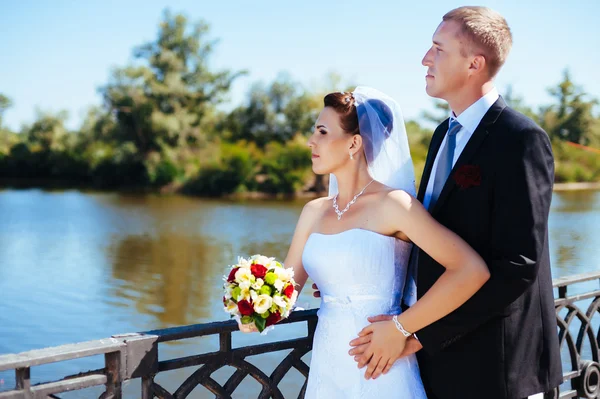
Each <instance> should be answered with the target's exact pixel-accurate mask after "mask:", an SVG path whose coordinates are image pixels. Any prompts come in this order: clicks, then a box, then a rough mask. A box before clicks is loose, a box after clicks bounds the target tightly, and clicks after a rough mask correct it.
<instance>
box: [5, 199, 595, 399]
mask: <svg viewBox="0 0 600 399" xmlns="http://www.w3.org/2000/svg"><path fill="white" fill-rule="evenodd" d="M305 202H306V200H296V201H260V202H259V201H242V202H233V201H224V200H204V199H196V198H188V197H180V196H166V197H161V196H156V195H122V194H106V193H92V192H90V193H85V192H79V191H42V190H4V191H0V221H1V223H0V354H4V353H16V352H22V351H27V350H31V349H37V348H43V347H47V346H55V345H61V344H66V343H72V342H80V341H86V340H92V339H99V338H105V337H109V336H111V335H113V334H117V333H124V332H134V331H145V330H152V329H157V328H166V327H172V326H178V325H185V324H194V323H203V322H208V321H216V320H225V319H227V315H225V313H224V312H223V310H222V306H221V302H220V298H221V285H222V282H221V277H222V275H223V273H224V269H225V267H226V266H227V265H228V264H230V263H232V262H233V261H235V258H236V256H237V255H239V254H245V255H250V254H253V253H262V254H266V255H271V256H275V257H277V258H279V259H281V260H283V259H284V257H285V254H286V252H287V245H288V244H289V242H290V240H291V237H292V234H293V230H294V226H295V223H296V220H297V218H298V216H299V214H300V211H301V210H302V207H303V205H304V203H305ZM599 225H600V191H581V192H561V193H555V195H554V199H553V204H552V210H551V216H550V248H551V256H552V265H553V273H554V274H553V275H554V277H561V276H568V275H573V274H577V273H583V272H588V271H594V270H597V269H598V268H599V266H600V261H599V259H600V229H598V227H597V226H599ZM299 302H300V303H304V304H306V305H308V306H311V307H316V306H318V301H317V300H316V299H314V298H312V296H311V290H310V289H308V286H307V289H305V291H304V292H303V293H302V294H301V296H300V298H299ZM290 327H291V326H290ZM295 328H296V330H295V331H289V329H288V330H287V331H286V330H285V329H283V328H281V329H280V331H279V332H278V331H275V333H276V334H272V335H271V334H270V335H269V336H271V337H272V338H270V339H269V340H271V339H281V338H286V337H287V335H288V334H296V335H301V334H303V333H304V331H300V330H302V328H301V327H295ZM234 335H236V337H234V346H235V345H244V344H248V343H257V342H262V341H263V338H262V337H256V336H255V337H248V336H243V337H241V336H240V337H238V336H237V335H239V334H234ZM213 344H214V343H205V342H204V341H203V342H197V340H196V341H193V340H192V341H190V342H186V343H178V344H172V345H163V346H161V353H160V355H161V357H163V356H166V357H167V358H172V357H177V356H186V355H190V354H193V353H199V352H201V351H202V350H203V349H207V348H208V347H209V346H210V345H213ZM101 361H102V358H92V359H83V360H78V361H73V362H64V363H58V364H56V365H49V366H42V367H37V368H34V369H32V383H37V382H43V381H48V380H52V379H58V378H61V377H62V376H64V375H67V374H71V373H73V374H74V373H77V372H79V371H82V370H87V369H90V368H97V367H102V366H101V363H102V362H101ZM307 361H308V360H307ZM273 362H276V360H273ZM192 371H193V370H188V371H182V372H177V373H173V372H170V373H167V374H168V375H165V376H164V377H162V376H159V378H158V381H160V382H161V383H164V384H165V385H166V386H177V385H179V384H181V382H182V381H183V379H182V378H185V376H187V375H189V374H190V373H191V372H192ZM161 378H162V380H161ZM223 378H225V377H223ZM291 378H292V377H291ZM292 379H293V378H292ZM288 385H289V386H290V387H292V386H293V385H294V381H292V382H290V383H289V384H288ZM296 385H297V384H296ZM13 386H14V375H13V373H0V391H1V390H7V389H11V388H12V387H13ZM255 388H256V387H255ZM296 388H297V387H293V389H296ZM201 389H203V388H198V389H197V391H194V393H193V394H192V395H191V396H190V397H210V396H209V395H207V394H206V393H202V392H201ZM256 389H257V388H256ZM290 389H292V388H290ZM126 390H129V391H130V392H134V393H132V394H131V395H132V396H131V397H137V396H139V385H137V384H136V385H132V386H129V387H127V389H126ZM204 392H207V391H204ZM90 396H91V395H90ZM96 396H97V395H96ZM70 397H78V396H70ZM79 397H86V396H79Z"/></svg>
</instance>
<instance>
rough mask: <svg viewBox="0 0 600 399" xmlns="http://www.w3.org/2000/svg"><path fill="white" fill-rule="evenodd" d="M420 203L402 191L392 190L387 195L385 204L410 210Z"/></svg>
mask: <svg viewBox="0 0 600 399" xmlns="http://www.w3.org/2000/svg"><path fill="white" fill-rule="evenodd" d="M417 202H419V201H418V200H417V199H416V198H415V197H414V196H413V195H412V194H410V193H409V192H407V191H405V190H401V189H390V190H389V191H387V192H386V193H385V201H384V204H386V205H389V206H394V207H397V206H398V205H400V206H401V207H402V208H405V209H410V208H411V207H412V206H413V205H414V204H415V203H417Z"/></svg>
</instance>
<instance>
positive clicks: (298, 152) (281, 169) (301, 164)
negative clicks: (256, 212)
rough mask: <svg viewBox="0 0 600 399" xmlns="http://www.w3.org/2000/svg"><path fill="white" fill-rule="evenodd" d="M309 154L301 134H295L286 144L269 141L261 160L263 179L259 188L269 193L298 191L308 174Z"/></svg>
mask: <svg viewBox="0 0 600 399" xmlns="http://www.w3.org/2000/svg"><path fill="white" fill-rule="evenodd" d="M310 154H311V151H310V148H308V146H307V145H306V139H305V138H304V137H302V136H297V137H296V138H295V139H294V140H293V141H290V142H289V143H288V144H287V145H282V144H280V143H277V142H272V143H269V144H268V145H267V147H266V148H265V156H264V158H263V159H262V160H261V163H262V173H263V180H262V181H261V183H260V184H259V186H258V188H259V190H260V191H261V192H266V193H271V194H275V193H284V194H293V193H296V192H298V191H299V190H300V188H302V186H303V185H304V183H305V182H306V178H307V177H308V176H309V175H310V170H311V156H310Z"/></svg>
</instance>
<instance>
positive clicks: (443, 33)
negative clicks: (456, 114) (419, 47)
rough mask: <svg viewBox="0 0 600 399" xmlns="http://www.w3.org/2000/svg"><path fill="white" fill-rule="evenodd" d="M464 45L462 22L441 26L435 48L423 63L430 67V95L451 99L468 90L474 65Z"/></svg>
mask: <svg viewBox="0 0 600 399" xmlns="http://www.w3.org/2000/svg"><path fill="white" fill-rule="evenodd" d="M464 46H465V44H464V43H463V41H462V40H461V35H460V25H459V24H458V23H456V22H454V21H444V22H442V23H441V24H440V25H439V26H438V28H437V30H436V31H435V33H434V34H433V40H432V45H431V48H430V49H429V50H428V51H427V53H426V54H425V57H423V61H422V62H421V63H422V64H423V66H426V67H427V76H426V77H425V82H426V85H427V86H426V89H425V90H426V91H427V94H429V95H430V96H432V97H437V98H441V99H444V100H448V97H452V95H453V94H456V93H458V92H460V90H461V88H463V87H464V85H465V84H466V82H467V80H468V77H469V65H470V61H469V58H468V57H466V56H465V55H464V54H465V53H466V52H465V51H464V48H463V47H464Z"/></svg>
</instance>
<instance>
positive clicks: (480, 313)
mask: <svg viewBox="0 0 600 399" xmlns="http://www.w3.org/2000/svg"><path fill="white" fill-rule="evenodd" d="M506 133H510V132H506ZM499 134H504V132H500V133H499ZM512 136H513V137H514V139H513V140H509V141H510V143H509V144H508V145H507V148H506V150H505V151H503V153H502V157H503V158H502V159H500V160H499V162H500V164H499V165H498V168H497V173H496V176H495V182H494V187H493V190H494V195H493V201H494V203H493V206H492V209H491V215H490V217H491V226H492V227H491V228H492V232H491V240H492V242H491V244H490V248H491V251H492V252H491V254H492V255H491V257H488V259H486V261H487V265H488V268H489V270H490V273H491V278H490V279H489V280H488V282H487V283H486V284H485V285H484V286H483V287H482V288H481V290H480V291H479V292H477V293H476V294H475V295H474V296H473V297H472V298H471V299H470V300H469V301H467V302H466V303H465V304H464V305H463V306H461V307H460V308H458V309H457V310H455V311H454V312H453V313H451V314H449V315H448V316H446V317H444V318H442V319H440V320H438V321H437V322H435V323H433V324H431V325H429V326H427V327H425V328H423V329H421V330H420V331H418V333H417V335H418V337H419V341H420V342H421V343H422V345H423V347H424V349H425V350H426V351H427V352H429V353H435V352H437V351H439V350H442V349H444V348H445V347H447V346H449V345H451V344H452V343H453V342H456V341H457V340H458V339H460V338H461V337H462V336H464V335H465V334H467V333H468V332H470V331H472V330H474V329H475V328H477V327H478V326H480V325H481V324H483V323H485V322H486V321H488V320H489V319H491V318H492V317H496V316H498V315H501V314H504V313H505V312H506V310H507V307H508V306H509V305H510V304H511V303H513V302H514V301H515V300H516V299H517V298H519V297H520V296H521V295H522V294H523V293H524V292H525V291H526V290H527V289H528V288H529V286H530V285H531V284H532V283H533V282H534V281H535V279H536V277H537V273H538V269H539V265H540V261H542V257H543V256H544V247H545V245H546V238H547V223H548V215H549V212H550V201H551V198H552V186H553V182H554V159H553V156H552V147H551V145H550V140H549V139H548V135H547V134H546V133H545V132H544V131H543V130H541V129H540V128H538V127H537V126H535V127H528V128H526V129H524V130H522V131H520V132H514V133H513V134H512Z"/></svg>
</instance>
